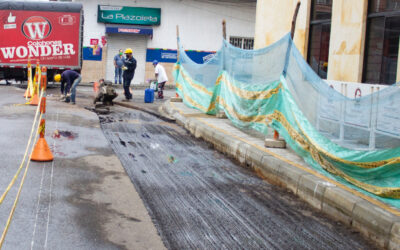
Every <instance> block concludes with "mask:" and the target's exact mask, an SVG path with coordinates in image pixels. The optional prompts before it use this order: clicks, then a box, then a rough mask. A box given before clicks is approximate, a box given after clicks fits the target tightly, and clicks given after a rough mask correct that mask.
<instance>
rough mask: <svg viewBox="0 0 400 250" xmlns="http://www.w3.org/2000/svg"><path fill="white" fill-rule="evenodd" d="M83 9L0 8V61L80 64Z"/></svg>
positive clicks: (67, 65)
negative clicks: (54, 10) (81, 13)
mask: <svg viewBox="0 0 400 250" xmlns="http://www.w3.org/2000/svg"><path fill="white" fill-rule="evenodd" d="M79 20H80V13H69V12H65V13H64V12H53V11H31V10H12V11H10V10H0V25H1V26H0V28H1V29H2V30H0V34H1V35H0V37H1V39H0V64H13V65H22V66H25V65H26V64H27V62H28V59H29V58H30V59H31V61H32V62H35V61H36V60H37V59H38V60H40V64H41V65H47V66H49V65H51V66H63V67H80V50H81V49H80V48H81V47H80V41H81V39H80V21H79Z"/></svg>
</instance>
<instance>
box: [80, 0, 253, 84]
mask: <svg viewBox="0 0 400 250" xmlns="http://www.w3.org/2000/svg"><path fill="white" fill-rule="evenodd" d="M77 2H82V4H83V6H84V13H85V27H84V29H85V34H84V42H83V43H84V44H83V46H84V51H83V55H84V58H83V68H82V75H83V81H85V82H92V81H96V80H98V79H99V78H101V77H104V78H106V79H107V80H112V81H113V82H114V65H113V58H114V56H115V55H116V54H117V53H118V51H119V49H123V50H125V49H126V48H132V50H133V56H134V57H135V59H136V60H137V68H136V72H135V77H134V79H133V81H132V84H143V83H146V80H147V79H149V78H153V77H154V68H153V66H152V63H151V62H152V61H153V60H158V61H159V62H161V63H162V64H163V65H164V67H165V68H166V70H167V74H168V75H169V78H170V79H171V80H170V81H169V82H170V83H172V76H171V71H172V67H173V64H174V63H175V62H176V57H177V56H176V55H177V53H176V46H177V43H176V26H177V25H179V28H180V33H181V41H182V44H183V46H184V47H185V49H187V50H188V51H189V52H188V53H189V54H190V56H191V57H192V59H193V60H194V61H196V62H197V63H204V62H205V61H207V60H209V59H210V57H211V56H212V54H213V53H215V51H217V50H218V49H219V48H220V46H221V45H222V25H221V22H222V20H223V19H226V21H227V24H228V25H227V34H228V36H227V39H229V40H230V41H236V40H238V38H243V39H245V40H246V44H247V45H248V46H250V45H251V46H252V45H253V41H254V25H255V11H256V1H250V3H249V2H248V1H246V3H238V2H237V1H233V2H232V3H230V2H229V1H227V2H226V3H225V4H224V5H221V4H218V3H217V2H212V1H207V2H204V1H195V0H183V1H173V0H164V1H163V0H155V1H145V0H137V1H122V0H120V1H92V0H85V1H83V0H79V1H78V0H77ZM111 4H112V5H111ZM246 48H247V47H246Z"/></svg>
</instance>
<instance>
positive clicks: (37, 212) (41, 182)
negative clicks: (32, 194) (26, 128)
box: [31, 164, 45, 250]
mask: <svg viewBox="0 0 400 250" xmlns="http://www.w3.org/2000/svg"><path fill="white" fill-rule="evenodd" d="M44 168H45V164H43V166H42V178H41V179H40V189H39V195H38V202H37V205H36V217H35V224H34V226H33V233H32V241H31V250H32V249H33V245H34V244H35V233H36V225H37V220H38V217H39V206H40V196H41V195H42V187H43V179H44Z"/></svg>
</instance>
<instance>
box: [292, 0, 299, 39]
mask: <svg viewBox="0 0 400 250" xmlns="http://www.w3.org/2000/svg"><path fill="white" fill-rule="evenodd" d="M300 4H301V3H300V1H299V2H297V5H296V9H295V10H294V14H293V19H292V29H291V31H290V36H291V37H292V39H293V38H294V32H295V30H296V21H297V14H299V9H300Z"/></svg>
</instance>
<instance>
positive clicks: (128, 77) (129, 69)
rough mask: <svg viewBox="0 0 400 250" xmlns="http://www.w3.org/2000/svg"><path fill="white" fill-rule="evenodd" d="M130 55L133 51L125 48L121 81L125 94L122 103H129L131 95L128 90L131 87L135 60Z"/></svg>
mask: <svg viewBox="0 0 400 250" xmlns="http://www.w3.org/2000/svg"><path fill="white" fill-rule="evenodd" d="M132 53H133V51H132V49H131V48H127V49H126V50H125V59H124V66H123V67H122V69H123V70H124V73H123V79H124V94H125V100H123V101H129V100H130V99H132V94H131V91H130V89H129V88H130V86H131V81H132V79H133V76H134V75H135V69H136V59H135V58H133V55H132Z"/></svg>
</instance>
